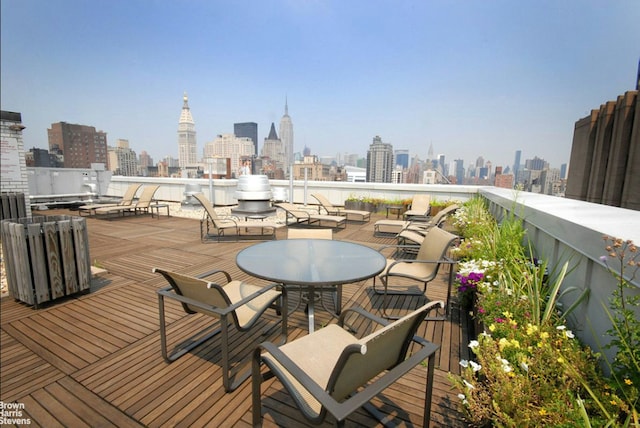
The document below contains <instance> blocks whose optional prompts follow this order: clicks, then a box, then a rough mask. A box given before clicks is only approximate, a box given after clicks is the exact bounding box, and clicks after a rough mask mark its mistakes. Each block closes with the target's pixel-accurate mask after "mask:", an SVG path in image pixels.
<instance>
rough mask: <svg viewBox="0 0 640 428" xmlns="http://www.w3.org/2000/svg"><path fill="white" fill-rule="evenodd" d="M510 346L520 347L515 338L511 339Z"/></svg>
mask: <svg viewBox="0 0 640 428" xmlns="http://www.w3.org/2000/svg"><path fill="white" fill-rule="evenodd" d="M511 346H513V347H514V348H517V349H520V342H518V341H517V340H516V339H511Z"/></svg>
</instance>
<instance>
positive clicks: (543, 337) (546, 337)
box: [540, 331, 549, 340]
mask: <svg viewBox="0 0 640 428" xmlns="http://www.w3.org/2000/svg"><path fill="white" fill-rule="evenodd" d="M548 338H549V333H547V332H546V331H543V332H542V333H540V339H542V340H545V339H548Z"/></svg>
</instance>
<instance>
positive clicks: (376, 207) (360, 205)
mask: <svg viewBox="0 0 640 428" xmlns="http://www.w3.org/2000/svg"><path fill="white" fill-rule="evenodd" d="M384 207H385V205H384V204H374V203H373V202H362V201H345V202H344V208H345V209H347V210H358V211H369V212H370V213H377V212H379V211H384V209H385V208H384Z"/></svg>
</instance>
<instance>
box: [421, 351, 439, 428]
mask: <svg viewBox="0 0 640 428" xmlns="http://www.w3.org/2000/svg"><path fill="white" fill-rule="evenodd" d="M435 362H436V354H435V353H433V354H431V355H430V356H429V358H428V359H427V364H428V365H427V385H426V387H425V393H424V413H423V416H422V426H423V427H425V428H429V425H430V424H431V400H432V398H433V374H434V366H435Z"/></svg>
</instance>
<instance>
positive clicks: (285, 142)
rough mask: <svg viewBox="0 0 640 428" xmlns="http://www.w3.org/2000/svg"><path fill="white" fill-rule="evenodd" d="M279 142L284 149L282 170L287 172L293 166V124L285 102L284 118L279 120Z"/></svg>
mask: <svg viewBox="0 0 640 428" xmlns="http://www.w3.org/2000/svg"><path fill="white" fill-rule="evenodd" d="M280 141H282V146H283V149H284V164H285V165H284V170H285V171H289V168H291V164H293V123H292V122H291V117H290V116H289V105H288V102H287V101H286V100H285V102H284V116H282V119H280ZM289 173H291V171H289Z"/></svg>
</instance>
